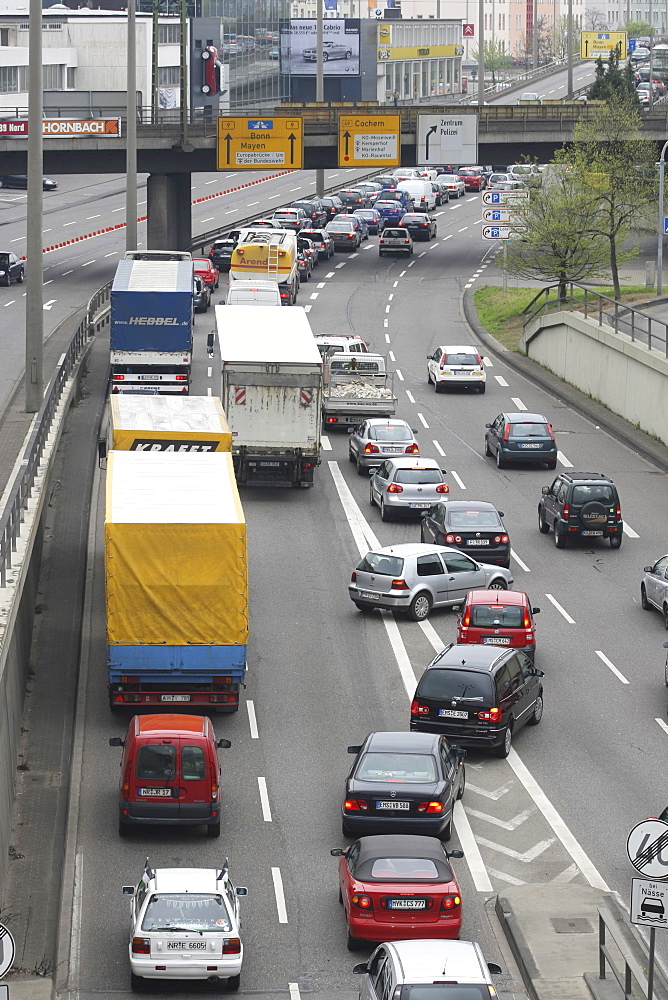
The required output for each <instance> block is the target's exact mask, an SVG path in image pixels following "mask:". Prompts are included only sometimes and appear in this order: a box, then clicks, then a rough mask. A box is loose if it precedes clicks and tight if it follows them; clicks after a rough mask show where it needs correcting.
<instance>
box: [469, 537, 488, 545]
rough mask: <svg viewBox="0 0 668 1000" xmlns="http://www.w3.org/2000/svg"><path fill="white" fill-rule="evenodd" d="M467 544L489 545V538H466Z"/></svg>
mask: <svg viewBox="0 0 668 1000" xmlns="http://www.w3.org/2000/svg"><path fill="white" fill-rule="evenodd" d="M466 544H467V545H489V538H467V539H466Z"/></svg>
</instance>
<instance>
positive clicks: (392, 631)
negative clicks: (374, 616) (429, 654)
mask: <svg viewBox="0 0 668 1000" xmlns="http://www.w3.org/2000/svg"><path fill="white" fill-rule="evenodd" d="M360 554H361V555H363V554H364V553H360ZM381 614H382V617H383V624H384V625H385V629H386V631H387V637H388V639H389V640H390V645H391V646H392V652H393V653H394V657H395V659H396V661H397V666H398V667H399V673H400V674H401V679H402V681H403V682H404V687H405V689H406V694H407V695H408V697H409V698H410V699H412V698H413V695H414V693H415V674H414V673H413V668H412V666H411V661H410V658H409V656H408V653H407V652H406V647H405V646H404V643H403V640H402V638H401V633H400V632H399V626H398V625H397V623H396V620H395V618H394V617H393V615H392V613H391V612H389V611H382V612H381Z"/></svg>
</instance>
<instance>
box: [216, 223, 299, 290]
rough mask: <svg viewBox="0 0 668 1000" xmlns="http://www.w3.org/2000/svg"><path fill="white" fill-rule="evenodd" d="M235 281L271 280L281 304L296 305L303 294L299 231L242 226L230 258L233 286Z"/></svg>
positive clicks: (230, 277)
mask: <svg viewBox="0 0 668 1000" xmlns="http://www.w3.org/2000/svg"><path fill="white" fill-rule="evenodd" d="M235 281H253V282H256V281H271V282H274V283H275V284H276V286H277V287H278V290H279V293H280V296H281V305H284V306H293V305H294V304H295V302H296V301H297V295H298V294H299V266H298V263H297V234H296V233H295V232H292V231H290V230H287V229H269V227H263V226H258V227H257V228H256V229H253V228H252V227H251V228H249V229H242V230H241V232H240V233H239V239H238V240H237V245H236V246H235V248H234V250H233V251H232V259H231V261H230V271H229V284H230V288H232V286H233V285H234V282H235Z"/></svg>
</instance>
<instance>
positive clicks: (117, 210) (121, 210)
mask: <svg viewBox="0 0 668 1000" xmlns="http://www.w3.org/2000/svg"><path fill="white" fill-rule="evenodd" d="M111 211H112V212H124V211H125V209H124V208H112V210H111Z"/></svg>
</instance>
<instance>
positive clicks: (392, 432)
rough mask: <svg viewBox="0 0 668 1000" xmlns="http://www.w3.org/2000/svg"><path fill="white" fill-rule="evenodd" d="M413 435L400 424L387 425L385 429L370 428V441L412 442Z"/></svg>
mask: <svg viewBox="0 0 668 1000" xmlns="http://www.w3.org/2000/svg"><path fill="white" fill-rule="evenodd" d="M412 439H413V434H412V432H411V431H410V430H409V429H408V427H403V426H402V425H401V424H387V425H386V426H385V427H370V428H369V440H370V441H412Z"/></svg>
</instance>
